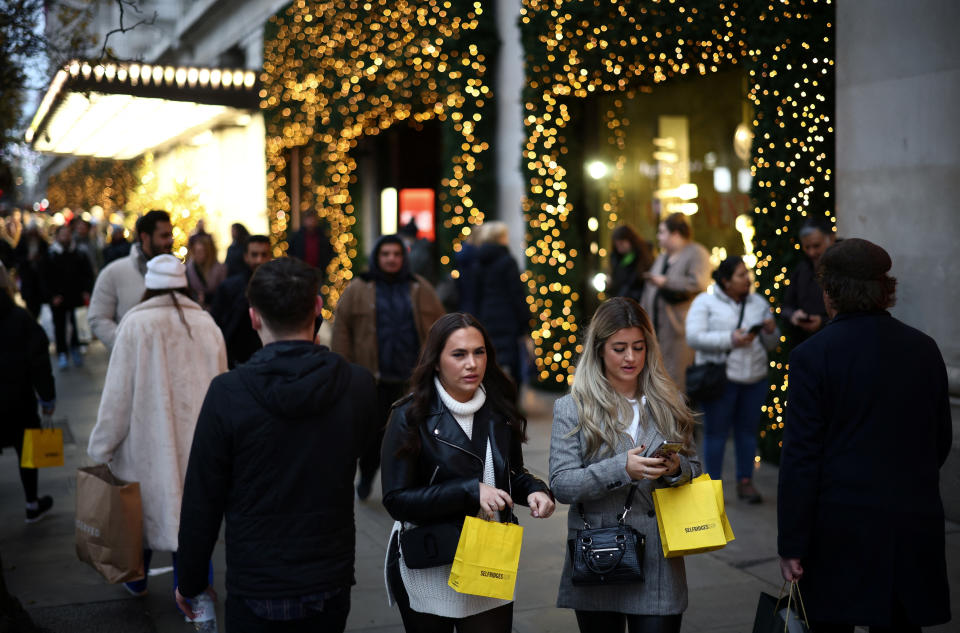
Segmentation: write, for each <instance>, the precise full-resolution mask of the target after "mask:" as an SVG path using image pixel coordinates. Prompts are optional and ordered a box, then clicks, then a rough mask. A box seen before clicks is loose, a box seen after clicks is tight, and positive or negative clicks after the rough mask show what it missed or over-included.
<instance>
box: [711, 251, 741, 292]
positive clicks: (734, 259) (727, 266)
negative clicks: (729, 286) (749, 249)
mask: <svg viewBox="0 0 960 633" xmlns="http://www.w3.org/2000/svg"><path fill="white" fill-rule="evenodd" d="M742 263H743V258H742V257H740V256H739V255H731V256H730V257H728V258H726V259H725V260H723V261H722V262H720V265H719V266H717V269H716V270H715V271H713V274H712V275H711V277H713V280H714V281H715V282H717V285H718V286H719V287H720V289H721V290H723V288H724V285H723V283H724V282H725V281H730V280H731V279H733V273H735V272H737V268H739V267H740V264H742Z"/></svg>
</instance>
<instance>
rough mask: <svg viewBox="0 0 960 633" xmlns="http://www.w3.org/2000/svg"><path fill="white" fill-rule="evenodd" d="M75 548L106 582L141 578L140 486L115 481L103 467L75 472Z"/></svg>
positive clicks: (141, 513) (141, 529) (141, 512)
mask: <svg viewBox="0 0 960 633" xmlns="http://www.w3.org/2000/svg"><path fill="white" fill-rule="evenodd" d="M76 546H77V557H78V558H79V559H80V560H82V561H84V562H85V563H89V564H90V565H91V566H92V567H93V568H94V569H96V570H97V571H98V572H100V574H101V575H102V576H103V577H104V578H106V580H107V582H111V583H116V582H128V581H131V580H137V579H140V578H143V576H144V572H143V510H142V506H141V503H140V484H139V483H136V482H127V481H123V480H121V479H118V478H117V477H115V476H114V475H113V473H111V472H110V469H109V468H108V467H107V466H106V465H105V464H100V465H99V466H90V467H87V468H80V469H78V470H77V515H76Z"/></svg>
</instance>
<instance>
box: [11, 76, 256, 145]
mask: <svg viewBox="0 0 960 633" xmlns="http://www.w3.org/2000/svg"><path fill="white" fill-rule="evenodd" d="M259 93H260V85H259V81H258V79H257V74H256V73H255V72H254V71H252V70H234V69H220V68H189V67H174V66H163V65H153V64H140V63H136V62H118V63H105V64H91V63H89V62H83V61H73V62H70V63H69V64H67V65H66V66H64V68H62V69H61V70H60V71H58V72H57V74H56V76H55V77H54V78H53V81H52V82H51V83H50V87H49V88H48V89H47V93H46V94H45V95H44V97H43V100H42V101H41V102H40V107H39V108H37V112H36V114H35V115H34V117H33V121H32V122H31V123H30V127H29V128H28V129H27V133H26V141H27V143H29V144H30V145H31V146H32V147H33V149H35V150H37V151H39V152H46V153H51V154H63V155H72V156H95V157H98V158H114V159H118V160H125V159H129V158H135V157H137V156H140V155H141V154H143V153H144V152H147V151H150V150H159V149H162V148H163V147H165V146H168V145H172V144H175V143H178V142H181V141H185V140H189V139H190V138H192V136H194V135H196V134H199V133H200V132H203V131H205V130H209V129H212V128H216V127H220V126H229V125H243V124H244V121H245V120H246V121H248V120H249V115H250V112H251V111H253V110H256V109H257V108H258V107H259V103H260V95H259Z"/></svg>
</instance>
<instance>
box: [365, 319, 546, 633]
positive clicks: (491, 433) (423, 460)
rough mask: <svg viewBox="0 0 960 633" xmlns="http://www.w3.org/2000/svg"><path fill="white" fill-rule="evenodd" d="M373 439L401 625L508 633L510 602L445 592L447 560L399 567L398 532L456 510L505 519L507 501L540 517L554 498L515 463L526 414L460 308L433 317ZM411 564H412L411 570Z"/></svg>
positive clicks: (484, 338)
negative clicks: (403, 388)
mask: <svg viewBox="0 0 960 633" xmlns="http://www.w3.org/2000/svg"><path fill="white" fill-rule="evenodd" d="M411 390H412V393H411V394H410V395H408V396H407V397H406V398H404V399H402V400H400V401H398V402H397V403H396V404H395V405H394V409H393V412H392V413H391V416H390V422H389V424H388V426H387V431H386V436H385V437H384V440H383V455H382V459H381V463H382V474H381V478H382V482H383V505H384V506H385V507H386V508H387V511H388V512H389V513H390V515H391V516H392V517H393V518H394V519H396V523H395V524H394V528H393V530H392V532H391V533H390V543H389V546H388V549H387V561H386V579H387V590H388V593H389V594H390V595H391V597H392V598H393V600H394V601H395V602H396V603H397V605H398V606H399V608H400V615H401V617H402V618H403V625H404V629H405V630H406V631H408V632H412V631H417V632H430V633H433V632H437V633H440V632H444V633H449V632H452V631H453V630H454V628H456V630H457V631H458V633H468V632H474V631H476V632H478V633H479V632H483V633H509V631H510V630H511V627H512V624H513V603H512V602H511V601H507V600H499V599H496V598H486V597H480V596H473V595H467V594H461V593H457V592H455V591H454V590H453V589H451V588H450V587H449V586H447V579H448V577H449V575H450V567H451V565H450V563H451V562H452V560H451V561H442V562H440V564H438V565H437V566H432V567H426V568H422V567H420V565H414V564H413V563H412V561H411V565H408V564H407V562H408V561H407V560H405V558H404V553H403V548H402V547H401V544H400V543H401V539H400V536H401V533H402V532H403V531H404V530H411V529H413V528H416V527H418V526H421V527H423V526H441V525H443V524H447V525H449V524H453V525H457V524H460V525H462V523H463V519H464V517H465V516H481V517H483V518H486V519H489V520H492V521H499V520H509V517H510V516H511V513H510V512H509V511H508V508H510V509H512V508H513V506H514V503H520V504H523V505H528V506H529V507H530V514H531V515H532V516H533V517H535V518H542V519H545V518H547V517H549V516H550V515H551V514H553V510H554V502H553V498H552V496H551V494H550V491H549V489H548V488H547V486H546V484H544V483H543V482H542V481H540V480H539V479H537V478H536V477H534V476H533V475H531V474H530V473H528V472H527V470H526V469H525V468H524V466H523V453H522V451H521V444H522V442H523V441H524V440H525V439H526V436H525V430H526V424H527V421H526V419H525V418H524V417H523V415H522V414H521V413H520V412H519V411H518V410H517V408H516V406H515V405H514V404H513V403H514V401H515V395H516V387H515V386H514V385H513V383H512V382H511V381H510V379H509V378H507V376H506V375H505V374H504V372H503V371H502V370H501V369H500V368H499V367H498V366H497V363H496V353H495V351H494V348H493V345H492V344H491V342H490V338H489V336H488V335H487V332H486V330H484V328H483V326H482V325H480V323H479V322H478V321H477V320H476V319H475V318H474V317H472V316H470V315H469V314H464V313H454V314H448V315H446V316H443V317H441V318H440V319H439V320H438V321H437V322H436V323H434V325H433V327H432V328H431V329H430V333H429V334H428V335H427V341H426V345H425V346H424V349H423V352H422V353H421V355H420V360H419V362H418V364H417V367H416V369H415V370H414V372H413V377H412V379H411ZM412 566H413V567H412Z"/></svg>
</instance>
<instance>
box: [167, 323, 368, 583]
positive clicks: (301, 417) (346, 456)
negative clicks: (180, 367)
mask: <svg viewBox="0 0 960 633" xmlns="http://www.w3.org/2000/svg"><path fill="white" fill-rule="evenodd" d="M376 400H377V394H376V389H375V387H374V383H373V376H371V375H370V373H369V372H368V371H366V370H365V369H363V368H361V367H359V366H358V365H353V364H350V363H348V362H347V361H346V360H344V359H343V357H342V356H340V355H339V354H335V353H333V352H331V351H330V350H329V349H327V348H326V347H322V346H319V345H314V344H313V343H310V342H308V341H282V342H277V343H272V344H270V345H267V346H266V347H265V348H263V349H262V350H260V351H259V352H257V353H256V354H254V356H253V357H252V358H251V359H250V360H249V361H248V362H247V363H245V364H244V365H242V366H241V367H239V368H238V369H235V370H233V371H230V372H228V373H226V374H221V375H220V376H217V377H216V378H215V379H214V380H213V382H212V383H211V384H210V389H209V391H208V392H207V396H206V398H205V400H204V403H203V407H202V408H201V410H200V416H199V418H198V420H197V428H196V431H195V433H194V437H193V446H192V447H191V449H190V460H189V463H188V466H187V476H186V482H185V484H184V492H183V507H182V511H181V515H180V536H179V554H178V561H179V566H180V570H179V571H180V576H179V586H180V592H181V593H182V594H183V595H185V596H187V597H191V596H195V595H197V594H199V593H200V592H201V591H203V590H204V589H205V588H206V586H207V565H208V562H209V560H210V555H211V553H212V552H213V547H214V544H215V543H216V541H217V536H218V534H219V531H220V522H221V520H222V519H223V518H224V517H226V547H227V574H226V585H227V591H228V592H229V593H231V594H235V595H238V596H243V597H250V598H259V599H269V598H281V597H296V596H304V595H309V594H315V593H320V592H323V591H329V590H331V589H336V588H344V587H349V586H350V585H352V584H353V583H354V575H353V574H354V567H353V565H354V550H355V541H356V530H355V526H354V512H353V501H354V493H353V477H354V473H355V471H356V467H357V457H358V455H359V454H360V452H361V451H362V450H363V449H364V448H366V445H367V442H368V441H369V439H370V438H372V437H376V434H377V415H376V410H375V405H376Z"/></svg>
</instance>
